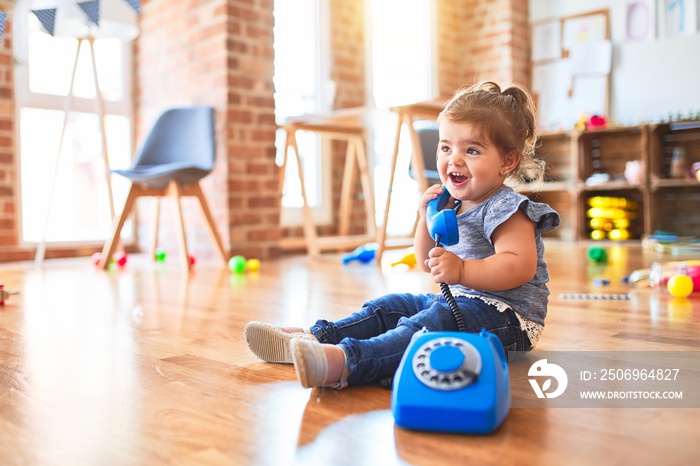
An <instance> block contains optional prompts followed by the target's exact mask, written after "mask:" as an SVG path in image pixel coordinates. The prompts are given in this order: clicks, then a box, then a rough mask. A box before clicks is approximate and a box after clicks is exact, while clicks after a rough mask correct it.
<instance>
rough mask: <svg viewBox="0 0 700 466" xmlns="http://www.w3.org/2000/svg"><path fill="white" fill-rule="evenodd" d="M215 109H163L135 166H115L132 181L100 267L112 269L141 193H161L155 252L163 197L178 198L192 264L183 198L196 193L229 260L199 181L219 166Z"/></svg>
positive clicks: (215, 239)
mask: <svg viewBox="0 0 700 466" xmlns="http://www.w3.org/2000/svg"><path fill="white" fill-rule="evenodd" d="M214 119H215V117H214V109H213V108H211V107H205V106H197V107H186V108H172V109H169V110H166V111H165V112H163V113H162V114H161V115H160V116H159V117H158V119H157V120H156V122H155V123H154V125H153V127H152V129H151V131H150V133H149V134H148V136H147V137H146V139H145V140H144V142H143V144H142V145H141V147H140V148H139V149H138V151H137V152H136V154H135V156H134V160H135V162H134V165H133V166H132V167H131V168H129V169H126V170H113V172H114V173H117V174H119V175H122V176H124V177H126V178H128V179H129V180H131V189H130V190H129V194H128V195H127V198H126V202H125V203H124V208H123V209H122V213H121V214H120V215H119V216H118V217H117V218H116V221H115V226H114V232H113V234H112V237H111V238H110V239H109V240H108V241H107V242H106V243H105V245H104V248H103V249H102V254H101V256H100V265H101V266H102V267H103V268H105V269H106V268H107V267H109V263H110V259H111V258H112V256H113V254H114V252H115V251H116V248H117V245H118V243H119V238H120V234H121V230H122V227H123V226H124V221H125V220H126V218H127V217H128V216H129V214H130V212H131V210H132V209H133V208H134V205H135V204H136V200H137V199H138V198H139V197H144V196H148V197H156V198H157V203H156V211H155V218H154V228H153V241H152V242H151V255H153V254H154V251H155V248H156V246H157V243H158V221H159V216H160V198H161V197H163V196H172V197H173V198H174V199H175V201H176V205H177V208H176V209H175V210H176V212H177V217H178V226H179V235H178V240H179V243H180V249H181V252H182V254H183V258H184V259H183V260H184V263H185V264H186V266H187V268H189V267H190V266H191V265H190V260H189V253H188V251H187V240H186V237H185V225H184V222H183V218H182V206H181V203H180V198H181V197H183V196H194V197H196V198H197V199H198V200H199V204H200V207H201V208H202V213H203V214H204V217H205V219H206V223H207V226H208V229H209V233H210V236H211V239H212V242H213V243H215V249H216V252H217V253H218V255H219V256H220V258H221V260H222V261H223V262H224V263H227V255H226V252H225V251H224V246H223V243H222V241H221V237H220V236H219V233H218V231H217V229H216V224H215V223H214V218H213V217H212V215H211V211H210V210H209V206H208V204H207V201H206V198H205V197H204V193H203V192H202V188H201V187H200V185H199V180H201V179H202V178H204V177H205V176H207V175H208V174H209V173H211V171H212V170H213V169H214V161H215V156H216V137H215V126H214Z"/></svg>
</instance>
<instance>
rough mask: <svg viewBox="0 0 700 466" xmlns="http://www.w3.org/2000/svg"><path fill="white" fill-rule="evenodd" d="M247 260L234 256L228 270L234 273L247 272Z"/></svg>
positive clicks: (230, 260) (229, 261) (229, 262)
mask: <svg viewBox="0 0 700 466" xmlns="http://www.w3.org/2000/svg"><path fill="white" fill-rule="evenodd" d="M245 266H246V260H245V257H243V256H233V257H232V258H230V259H229V260H228V269H229V270H230V271H231V272H233V273H243V272H245Z"/></svg>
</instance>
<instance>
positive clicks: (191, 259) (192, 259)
mask: <svg viewBox="0 0 700 466" xmlns="http://www.w3.org/2000/svg"><path fill="white" fill-rule="evenodd" d="M196 262H197V259H195V258H194V256H190V267H192V266H193V265H194V264H195V263H196Z"/></svg>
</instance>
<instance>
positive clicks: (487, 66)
mask: <svg viewBox="0 0 700 466" xmlns="http://www.w3.org/2000/svg"><path fill="white" fill-rule="evenodd" d="M528 11H529V10H528V2H527V1H524V0H488V1H487V0H467V1H464V2H459V11H458V14H457V16H458V17H459V18H462V19H463V20H465V21H466V23H465V25H464V27H463V29H465V30H466V31H468V32H467V34H468V36H467V37H466V39H467V40H466V41H465V43H466V44H467V45H466V50H465V51H464V52H465V54H464V65H465V66H464V68H463V69H462V75H463V76H464V77H465V78H467V79H470V80H471V82H476V81H479V80H482V79H489V80H493V81H496V82H498V83H499V84H502V85H507V84H510V83H514V82H515V83H519V84H522V85H525V86H528V85H529V65H528V63H529V56H528V48H527V44H528V37H529V35H528V34H529V32H528V24H527V21H528ZM460 39H464V38H460Z"/></svg>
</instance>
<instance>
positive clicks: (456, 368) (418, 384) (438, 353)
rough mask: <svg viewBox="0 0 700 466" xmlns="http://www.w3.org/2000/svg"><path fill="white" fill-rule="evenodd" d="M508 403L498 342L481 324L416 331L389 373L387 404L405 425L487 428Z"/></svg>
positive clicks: (507, 383) (452, 429) (502, 353)
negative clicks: (473, 329) (473, 328)
mask: <svg viewBox="0 0 700 466" xmlns="http://www.w3.org/2000/svg"><path fill="white" fill-rule="evenodd" d="M510 406H511V394H510V375H509V373H508V363H507V360H506V354H505V351H503V345H502V344H501V342H500V340H499V339H498V338H497V337H496V336H495V335H494V334H492V333H490V332H487V331H486V330H483V329H482V330H481V332H480V333H479V334H473V333H465V332H428V331H426V330H424V331H422V332H417V333H416V334H415V335H414V337H413V339H412V340H411V343H410V344H409V346H408V348H407V349H406V352H405V353H404V355H403V358H402V359H401V363H400V365H399V368H398V370H397V371H396V375H395V376H394V391H393V392H392V396H391V410H392V412H393V414H394V420H395V422H396V425H397V426H399V427H403V428H406V429H415V430H426V431H440V432H456V433H468V434H488V433H491V432H493V431H495V430H496V429H497V428H498V427H499V426H500V425H501V424H502V423H503V421H504V420H505V418H506V416H507V415H508V412H509V411H510Z"/></svg>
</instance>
